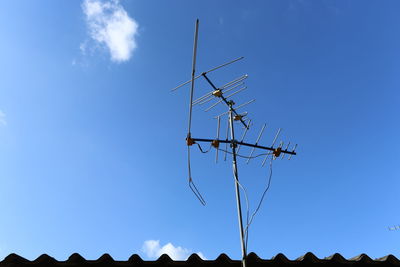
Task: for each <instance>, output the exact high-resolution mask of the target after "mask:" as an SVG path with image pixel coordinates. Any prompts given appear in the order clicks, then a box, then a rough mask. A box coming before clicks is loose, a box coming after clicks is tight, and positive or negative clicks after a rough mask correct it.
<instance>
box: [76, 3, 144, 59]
mask: <svg viewBox="0 0 400 267" xmlns="http://www.w3.org/2000/svg"><path fill="white" fill-rule="evenodd" d="M82 9H83V12H84V14H85V16H86V24H87V27H88V31H89V35H90V37H91V38H92V39H93V40H94V41H95V42H96V43H98V44H99V45H101V46H105V47H106V48H107V49H108V50H109V52H110V56H111V60H112V61H114V62H123V61H127V60H129V59H130V58H131V56H132V53H133V51H134V50H135V48H136V47H137V45H136V40H135V38H136V35H137V34H138V27H139V25H138V23H137V22H136V21H135V20H134V19H133V18H131V17H130V16H129V15H128V13H127V12H126V11H125V9H124V8H123V6H122V5H121V4H120V1H119V0H108V1H106V0H84V1H83V4H82ZM86 49H87V42H83V43H82V44H81V46H80V50H81V52H82V53H83V54H85V52H86Z"/></svg>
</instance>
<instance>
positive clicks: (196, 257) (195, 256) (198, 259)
mask: <svg viewBox="0 0 400 267" xmlns="http://www.w3.org/2000/svg"><path fill="white" fill-rule="evenodd" d="M186 261H187V262H193V263H195V262H202V261H204V260H203V259H202V258H201V257H200V256H199V255H198V254H197V253H192V255H190V256H189V258H187V260H186Z"/></svg>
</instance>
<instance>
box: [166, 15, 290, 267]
mask: <svg viewBox="0 0 400 267" xmlns="http://www.w3.org/2000/svg"><path fill="white" fill-rule="evenodd" d="M198 30H199V20H198V19H197V20H196V25H195V33H194V44H193V59H192V72H191V79H190V80H189V81H186V82H184V83H182V84H181V85H178V86H177V87H175V88H174V89H172V91H175V90H177V89H178V88H180V87H182V86H184V85H186V84H188V83H190V102H189V121H188V133H187V137H186V145H187V149H188V150H187V152H188V174H189V187H190V189H191V190H192V191H193V193H194V194H195V195H196V197H197V198H198V199H199V201H200V203H201V204H202V205H205V204H206V202H205V200H204V199H203V197H202V195H201V194H200V192H199V190H198V189H197V187H196V186H195V185H194V183H193V179H192V174H191V167H190V147H191V146H192V145H193V144H196V145H198V147H199V149H200V151H201V152H203V153H207V152H208V151H209V150H207V151H204V150H203V149H202V148H201V146H200V143H208V144H210V149H211V148H212V147H214V148H215V149H216V158H215V161H216V162H217V161H218V151H219V150H221V151H223V152H224V153H225V155H224V159H225V158H226V154H227V153H229V154H232V171H233V178H234V182H235V193H236V207H237V214H238V221H239V232H240V241H241V250H242V267H246V257H247V237H248V228H249V226H250V224H251V222H252V221H253V217H254V215H255V214H256V213H257V211H258V209H259V208H260V205H261V203H262V200H263V199H264V195H265V193H266V192H267V190H268V189H269V185H270V181H271V180H270V179H269V182H268V185H267V187H266V189H265V191H264V193H263V194H262V197H261V200H260V203H259V204H258V207H257V209H256V210H255V212H254V213H253V215H252V216H251V219H250V221H249V220H248V219H249V218H248V216H249V213H248V211H247V225H246V227H245V228H244V227H243V218H242V206H241V197H240V190H239V187H240V188H242V189H243V190H244V193H245V197H246V202H247V207H248V201H247V194H246V191H245V189H244V187H243V186H242V185H241V184H240V183H239V172H238V162H237V157H245V158H247V159H248V161H249V160H250V159H252V158H255V157H258V156H261V155H265V156H266V157H265V158H264V161H263V162H262V165H264V163H265V161H266V160H267V158H268V155H273V156H272V157H271V164H270V167H271V166H272V161H273V160H275V159H277V158H278V157H279V156H280V155H282V159H283V156H284V155H285V154H288V155H289V158H288V159H289V160H290V159H291V157H292V156H293V155H296V152H295V150H296V148H297V144H296V145H295V146H294V147H293V149H290V148H289V145H290V142H289V143H288V144H287V146H286V148H285V149H283V144H284V143H283V141H280V143H279V145H278V146H275V142H276V141H277V139H278V136H279V134H280V132H281V129H279V130H278V132H277V134H276V135H275V138H274V140H273V142H272V145H271V146H262V145H260V144H259V141H260V138H261V136H262V134H263V132H264V129H265V126H266V125H265V124H264V126H263V128H262V129H261V132H260V134H259V136H258V138H257V140H256V142H255V143H247V142H245V141H244V138H245V136H246V133H247V131H248V130H249V128H250V125H251V121H252V120H251V119H249V118H248V117H247V115H248V112H247V111H246V112H241V113H238V112H237V110H238V109H240V108H243V107H245V106H247V105H249V104H251V103H253V102H254V101H255V100H254V99H252V100H250V101H247V102H245V103H242V104H241V105H238V106H235V105H236V104H235V102H234V101H233V100H232V99H231V97H232V96H234V95H236V94H238V93H240V92H242V91H244V90H245V89H246V88H247V87H246V86H244V87H242V88H240V89H239V90H237V91H235V92H233V93H230V94H229V95H224V94H225V93H228V92H229V91H232V90H233V89H235V88H236V87H239V86H242V85H243V84H244V80H245V79H247V74H245V75H243V76H240V77H239V78H236V79H234V80H232V81H230V82H228V83H226V84H224V85H222V86H220V87H217V86H216V85H215V84H214V83H213V82H212V81H211V79H210V78H209V77H208V76H207V74H208V73H210V72H212V71H215V70H217V69H221V68H222V67H226V66H228V65H230V64H232V63H235V62H237V61H239V60H241V59H243V57H239V58H236V59H234V60H232V61H229V62H227V63H224V64H221V65H219V66H217V67H215V68H212V69H210V70H208V71H205V72H202V73H201V74H200V75H197V76H196V71H195V69H196V54H197V42H198ZM200 77H203V78H204V79H205V81H206V82H207V83H208V84H209V85H210V86H211V88H212V91H210V92H208V93H206V94H204V95H203V96H201V97H199V98H197V99H196V100H193V96H194V87H195V86H194V85H195V80H196V79H198V78H200ZM212 100H216V102H214V103H212V104H211V106H210V107H208V108H207V109H206V110H205V111H206V112H208V111H210V110H211V109H213V108H215V107H216V106H219V104H222V105H224V106H226V107H227V108H228V111H226V112H224V113H222V114H220V115H218V116H216V117H215V118H216V119H217V120H218V121H217V136H216V139H209V138H196V137H192V133H191V125H192V110H193V106H195V105H203V104H205V103H208V102H210V101H212ZM225 115H228V118H227V128H226V139H225V140H224V139H222V140H221V139H220V138H219V137H220V121H221V119H222V118H225ZM235 122H238V123H240V124H241V125H242V126H244V132H243V134H242V138H241V139H240V141H237V140H236V139H235V125H234V123H235ZM229 133H230V139H229ZM220 144H226V148H225V150H223V149H220V148H219V146H220ZM228 145H230V148H231V152H230V151H228ZM242 147H247V148H251V149H252V150H251V154H250V156H248V157H246V156H243V155H238V151H239V149H240V148H242ZM256 149H259V150H260V149H261V150H263V151H267V153H263V154H260V155H257V156H254V157H253V152H254V151H255V150H256ZM248 161H247V162H248ZM270 174H271V175H272V169H271V172H270ZM271 175H270V178H271ZM245 239H246V240H245Z"/></svg>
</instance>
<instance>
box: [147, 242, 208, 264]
mask: <svg viewBox="0 0 400 267" xmlns="http://www.w3.org/2000/svg"><path fill="white" fill-rule="evenodd" d="M142 251H143V252H144V253H145V254H146V256H147V257H149V258H152V259H157V258H159V257H160V256H161V255H162V254H167V255H168V256H169V257H170V258H171V259H173V260H186V259H187V258H188V257H189V256H190V255H191V254H192V251H191V250H189V249H187V248H183V247H180V246H178V247H175V246H174V245H173V244H172V243H167V244H165V245H164V246H160V240H147V241H145V242H144V243H143V246H142ZM196 254H197V255H199V256H200V258H202V259H206V257H204V255H203V253H201V252H197V253H196Z"/></svg>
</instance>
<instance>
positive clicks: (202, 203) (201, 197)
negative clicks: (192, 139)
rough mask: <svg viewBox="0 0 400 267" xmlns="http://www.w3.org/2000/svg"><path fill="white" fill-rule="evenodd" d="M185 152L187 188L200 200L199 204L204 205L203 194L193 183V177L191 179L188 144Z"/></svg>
mask: <svg viewBox="0 0 400 267" xmlns="http://www.w3.org/2000/svg"><path fill="white" fill-rule="evenodd" d="M187 152H188V173H189V179H188V180H189V188H190V189H191V190H192V192H193V194H194V195H195V196H196V197H197V199H198V200H199V201H200V203H201V205H203V206H205V205H206V201H205V200H204V198H203V196H202V195H201V193H200V191H199V190H198V189H197V187H196V185H195V184H194V182H193V179H192V169H191V166H190V146H188V150H187Z"/></svg>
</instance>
